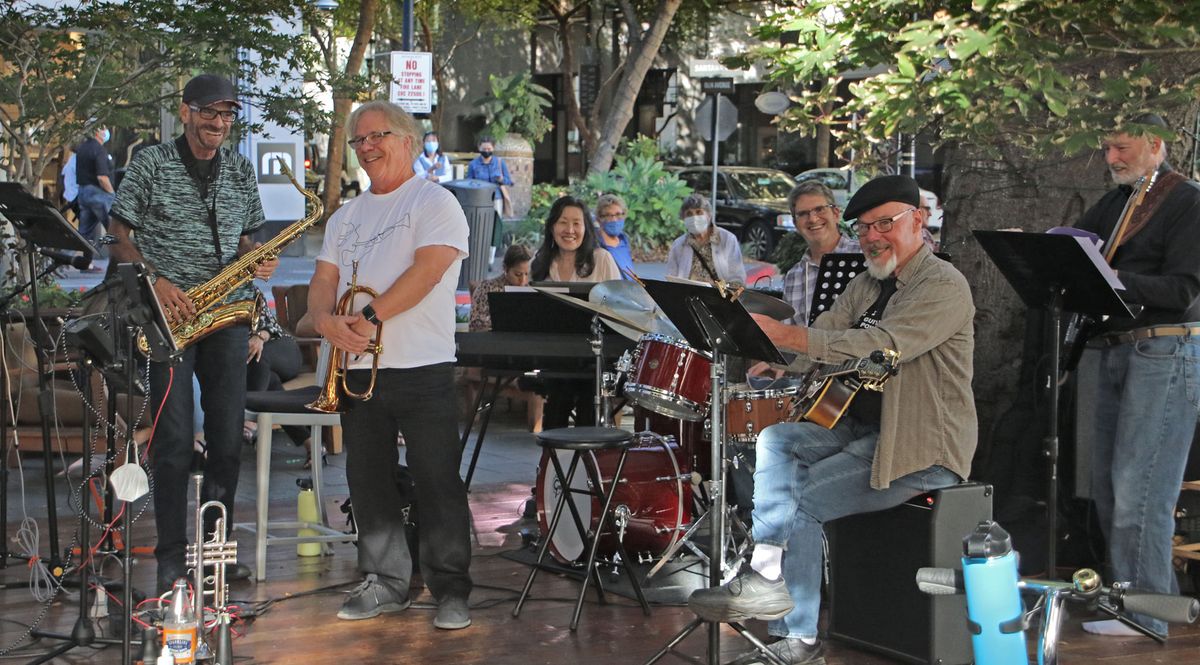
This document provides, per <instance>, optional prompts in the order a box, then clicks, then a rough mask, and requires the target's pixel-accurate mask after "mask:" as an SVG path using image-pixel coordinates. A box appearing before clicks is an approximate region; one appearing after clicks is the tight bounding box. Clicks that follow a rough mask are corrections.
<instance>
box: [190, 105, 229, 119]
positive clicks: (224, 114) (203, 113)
mask: <svg viewBox="0 0 1200 665" xmlns="http://www.w3.org/2000/svg"><path fill="white" fill-rule="evenodd" d="M188 108H190V109H191V110H192V112H194V113H198V114H200V117H201V118H204V119H205V120H212V119H213V118H216V117H217V116H221V119H222V120H224V121H225V122H233V119H234V118H236V117H237V111H218V110H217V109H214V108H209V107H207V106H205V107H204V108H200V107H199V106H196V105H195V104H188Z"/></svg>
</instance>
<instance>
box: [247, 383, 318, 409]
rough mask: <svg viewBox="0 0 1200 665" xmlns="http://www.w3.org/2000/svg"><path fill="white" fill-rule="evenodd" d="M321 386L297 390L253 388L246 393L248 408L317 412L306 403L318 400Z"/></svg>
mask: <svg viewBox="0 0 1200 665" xmlns="http://www.w3.org/2000/svg"><path fill="white" fill-rule="evenodd" d="M320 394H321V386H308V387H307V388H296V389H295V390H252V391H250V392H248V393H246V410H247V411H254V412H255V413H317V412H316V411H312V410H311V409H308V408H306V407H305V406H304V405H305V404H308V403H309V402H313V401H316V399H317V396H318V395H320Z"/></svg>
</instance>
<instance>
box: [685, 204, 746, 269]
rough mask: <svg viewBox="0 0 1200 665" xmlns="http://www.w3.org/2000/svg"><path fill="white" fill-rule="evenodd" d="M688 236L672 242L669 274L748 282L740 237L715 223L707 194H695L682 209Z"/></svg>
mask: <svg viewBox="0 0 1200 665" xmlns="http://www.w3.org/2000/svg"><path fill="white" fill-rule="evenodd" d="M679 218H680V219H682V220H683V225H684V227H686V228H687V233H684V234H683V235H681V236H679V237H678V238H676V239H675V242H673V243H671V249H670V251H669V252H668V253H667V275H669V276H671V277H681V278H683V279H691V280H695V281H698V282H716V281H718V280H719V281H722V282H725V283H726V284H729V285H739V286H740V285H743V284H745V283H746V266H745V265H744V264H743V263H742V247H741V245H739V244H738V240H737V236H735V235H733V234H732V233H730V232H729V231H726V230H725V229H723V228H721V227H719V226H717V225H716V224H715V223H713V211H712V205H710V204H709V202H708V199H707V198H705V197H704V195H703V194H699V193H693V194H691V195H690V196H688V197H687V198H686V199H684V200H683V204H682V205H680V206H679Z"/></svg>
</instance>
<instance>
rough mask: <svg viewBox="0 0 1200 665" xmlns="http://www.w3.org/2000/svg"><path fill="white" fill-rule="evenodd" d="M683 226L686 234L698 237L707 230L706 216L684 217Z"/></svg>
mask: <svg viewBox="0 0 1200 665" xmlns="http://www.w3.org/2000/svg"><path fill="white" fill-rule="evenodd" d="M683 225H684V226H686V227H687V230H688V233H690V234H692V235H694V236H698V235H701V234H703V233H704V232H705V231H707V230H708V215H692V216H691V217H685V218H684V220H683Z"/></svg>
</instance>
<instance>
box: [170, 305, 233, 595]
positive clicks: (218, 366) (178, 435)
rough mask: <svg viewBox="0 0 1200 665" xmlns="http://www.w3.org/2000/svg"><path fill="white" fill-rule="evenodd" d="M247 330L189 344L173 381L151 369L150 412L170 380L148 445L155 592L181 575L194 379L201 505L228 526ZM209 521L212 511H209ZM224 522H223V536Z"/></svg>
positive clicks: (188, 495)
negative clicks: (201, 444)
mask: <svg viewBox="0 0 1200 665" xmlns="http://www.w3.org/2000/svg"><path fill="white" fill-rule="evenodd" d="M249 334H250V333H249V330H248V329H247V328H246V326H231V327H229V328H226V329H224V330H220V331H217V332H215V333H213V334H211V335H209V336H208V337H205V338H204V339H202V340H200V341H199V342H196V343H195V344H193V345H191V346H189V347H188V348H187V350H186V351H184V352H183V354H182V357H181V358H180V361H179V363H178V364H176V365H175V367H174V369H175V374H174V377H173V378H171V376H170V367H169V366H167V365H166V364H164V363H157V362H152V363H150V395H151V400H150V407H149V408H150V409H151V410H152V411H151V416H153V410H156V409H158V405H159V404H160V403H163V402H162V400H163V394H164V393H165V392H166V389H167V385H168V381H170V385H171V391H170V393H169V394H168V395H167V400H166V402H165V403H163V407H162V415H160V416H159V418H158V427H157V428H156V429H155V431H154V440H153V441H152V443H151V444H150V461H151V465H152V469H153V471H154V480H153V485H152V487H153V489H154V525H155V527H156V529H157V531H158V544H157V545H156V546H155V548H154V556H155V558H156V559H157V560H158V577H159V579H158V582H159V589H158V590H159V591H162V590H163V585H164V584H167V585H169V583H170V582H171V581H173V579H174V577H176V576H179V575H182V574H183V573H184V566H183V560H184V549H185V548H186V546H187V544H188V543H189V542H191V541H192V537H191V532H190V531H189V530H188V527H187V525H188V517H189V516H190V515H191V511H189V510H188V505H189V502H190V501H191V496H192V484H191V482H190V481H189V476H190V475H191V469H192V458H193V453H192V451H193V434H194V433H195V432H194V430H193V400H194V398H195V395H194V394H193V391H192V386H193V384H192V375H193V373H195V377H196V379H197V381H198V382H199V383H198V385H199V386H200V388H201V396H200V405H201V407H203V411H204V441H205V444H206V450H207V457H206V459H205V463H204V485H203V486H202V488H201V496H202V498H203V500H204V501H210V500H217V501H220V502H222V503H224V504H225V508H226V510H227V511H228V515H229V517H230V519H229V520H228V521H229V522H232V518H233V498H234V496H235V495H236V494H237V481H238V471H239V469H240V468H241V454H242V421H243V419H244V418H245V408H246V354H247V352H248V343H247V339H248V337H249ZM210 515H211V511H210ZM229 527H230V524H226V530H228V529H229Z"/></svg>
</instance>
